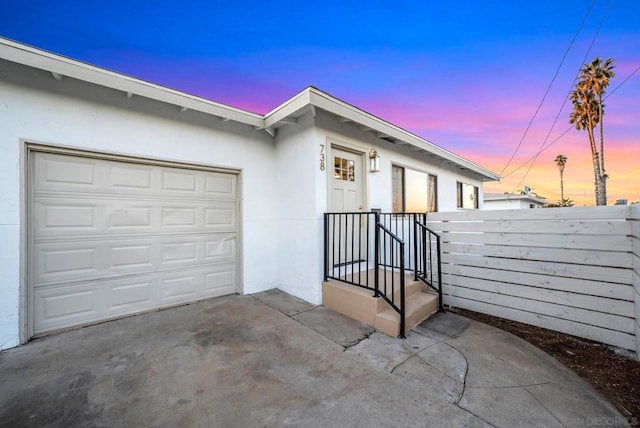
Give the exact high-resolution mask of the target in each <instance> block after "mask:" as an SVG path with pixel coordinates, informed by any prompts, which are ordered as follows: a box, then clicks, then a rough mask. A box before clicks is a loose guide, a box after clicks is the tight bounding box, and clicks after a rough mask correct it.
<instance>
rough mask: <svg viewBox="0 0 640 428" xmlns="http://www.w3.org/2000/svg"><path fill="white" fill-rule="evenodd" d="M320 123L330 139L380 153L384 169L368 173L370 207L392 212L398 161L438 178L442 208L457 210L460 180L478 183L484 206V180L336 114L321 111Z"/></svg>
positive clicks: (365, 150)
mask: <svg viewBox="0 0 640 428" xmlns="http://www.w3.org/2000/svg"><path fill="white" fill-rule="evenodd" d="M316 124H317V125H318V128H319V130H320V132H321V134H322V135H323V136H324V139H325V140H326V138H333V139H334V140H337V141H338V142H339V143H341V144H342V145H345V146H347V147H350V148H352V149H356V150H359V151H362V152H365V153H368V152H369V150H371V148H372V147H375V149H376V151H377V152H378V154H379V155H380V172H375V173H372V172H367V174H366V177H367V178H366V180H367V184H366V187H367V191H368V193H369V194H368V207H367V208H368V209H371V208H380V209H382V211H383V212H391V211H392V196H391V165H392V164H396V165H400V166H404V167H407V168H413V169H416V170H418V171H422V172H426V173H429V174H432V175H435V176H437V177H438V211H440V212H444V211H457V210H458V208H457V196H456V195H457V193H456V192H457V188H456V183H457V182H458V181H461V182H464V183H467V184H471V185H474V186H478V192H479V197H480V204H481V207H482V182H481V181H480V180H478V179H475V178H472V177H469V176H465V175H463V174H462V173H461V172H459V170H454V169H451V168H449V167H447V166H446V165H444V164H443V163H440V162H434V160H431V159H428V158H426V157H425V156H424V155H421V154H419V153H418V152H416V151H413V150H410V149H409V148H408V147H406V146H400V147H397V146H395V145H393V144H391V143H388V142H386V141H384V140H381V139H380V138H377V137H375V136H374V135H373V134H371V133H369V132H364V131H362V130H361V129H359V128H358V127H357V126H356V125H354V124H353V123H349V122H347V123H340V122H339V121H338V120H337V119H336V118H335V117H333V116H330V115H327V114H319V115H318V118H317V121H316ZM321 138H322V136H321Z"/></svg>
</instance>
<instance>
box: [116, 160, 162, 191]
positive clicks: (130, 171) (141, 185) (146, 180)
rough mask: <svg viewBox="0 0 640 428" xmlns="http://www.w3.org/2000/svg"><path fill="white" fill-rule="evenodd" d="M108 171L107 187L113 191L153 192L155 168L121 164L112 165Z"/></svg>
mask: <svg viewBox="0 0 640 428" xmlns="http://www.w3.org/2000/svg"><path fill="white" fill-rule="evenodd" d="M107 171H108V172H107V174H108V176H107V187H108V188H110V189H112V190H113V191H116V192H121V191H123V190H124V191H126V192H130V191H132V190H135V191H142V192H145V193H150V192H152V191H153V179H154V171H153V167H150V166H143V165H126V164H121V165H112V166H110V167H109V168H108V170H107Z"/></svg>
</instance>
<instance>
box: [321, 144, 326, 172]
mask: <svg viewBox="0 0 640 428" xmlns="http://www.w3.org/2000/svg"><path fill="white" fill-rule="evenodd" d="M324 162H325V156H324V144H320V171H324Z"/></svg>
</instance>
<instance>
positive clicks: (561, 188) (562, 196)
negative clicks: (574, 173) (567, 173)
mask: <svg viewBox="0 0 640 428" xmlns="http://www.w3.org/2000/svg"><path fill="white" fill-rule="evenodd" d="M560 202H562V203H564V173H563V171H560Z"/></svg>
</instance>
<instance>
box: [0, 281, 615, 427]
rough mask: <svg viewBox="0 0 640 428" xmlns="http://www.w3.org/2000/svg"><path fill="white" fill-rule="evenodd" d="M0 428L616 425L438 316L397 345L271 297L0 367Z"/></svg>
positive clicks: (156, 321)
mask: <svg viewBox="0 0 640 428" xmlns="http://www.w3.org/2000/svg"><path fill="white" fill-rule="evenodd" d="M0 385H1V387H0V425H1V426H11V427H16V426H37V427H45V426H56V427H67V426H109V427H111V426H135V427H142V426H163V427H164V426H167V427H169V426H182V427H210V426H216V427H217V426H220V427H258V426H259V427H264V426H288V425H291V426H311V427H314V426H318V427H325V428H326V427H333V426H339V427H350V426H353V427H368V428H370V427H391V426H394V427H395V426H398V427H407V426H429V427H432V426H491V425H493V426H504V427H513V426H530V425H536V426H581V425H586V424H591V425H595V424H604V425H609V426H611V425H612V424H613V423H618V424H620V425H625V424H626V422H625V421H624V419H623V418H622V416H621V415H620V414H619V413H618V412H617V411H616V410H615V409H614V408H613V406H611V405H610V404H609V403H608V402H607V401H605V400H604V399H603V398H602V397H600V396H599V395H598V394H597V393H596V392H595V391H594V390H593V389H592V388H591V387H590V386H589V385H588V384H586V383H585V382H583V381H582V380H581V379H580V378H579V377H578V376H576V375H575V374H574V373H573V372H571V371H570V370H569V369H567V368H566V367H564V366H563V365H561V364H560V363H558V362H557V361H556V360H555V359H553V358H552V357H550V356H548V355H547V354H545V353H544V352H542V351H540V350H539V349H537V348H535V347H534V346H532V345H530V344H528V343H527V342H524V341H522V340H520V339H518V338H517V337H515V336H513V335H511V334H509V333H506V332H503V331H502V330H498V329H495V328H493V327H489V326H487V325H484V324H481V323H478V322H475V321H471V320H468V319H466V318H462V317H459V316H457V315H454V314H452V313H442V314H438V315H437V316H435V317H433V318H432V319H430V320H428V321H426V322H424V323H423V324H421V325H420V326H419V327H417V328H416V329H415V330H414V331H412V332H410V333H409V334H408V337H407V339H406V340H400V339H393V338H390V337H388V336H385V335H382V334H379V333H376V332H375V331H373V330H372V329H371V328H370V327H367V326H365V325H363V324H360V323H357V322H355V321H352V320H350V319H347V318H345V317H343V316H341V315H338V314H336V313H334V312H331V311H329V310H328V309H326V308H324V307H322V306H320V307H315V306H312V305H309V304H307V303H305V302H302V301H300V300H298V299H295V298H293V297H291V296H289V295H287V294H285V293H283V292H280V291H277V290H272V291H267V292H263V293H259V294H255V295H253V296H228V297H223V298H217V299H211V300H208V301H204V302H200V303H196V304H192V305H187V306H182V307H178V308H173V309H168V310H164V311H159V312H153V313H149V314H144V315H139V316H134V317H130V318H126V319H121V320H117V321H112V322H107V323H103V324H100V325H95V326H91V327H86V328H82V329H78V330H74V331H69V332H66V333H63V334H58V335H54V336H50V337H46V338H42V339H37V340H34V341H32V342H30V343H29V344H27V345H25V346H21V347H18V348H14V349H10V350H7V351H4V352H2V353H0Z"/></svg>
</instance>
